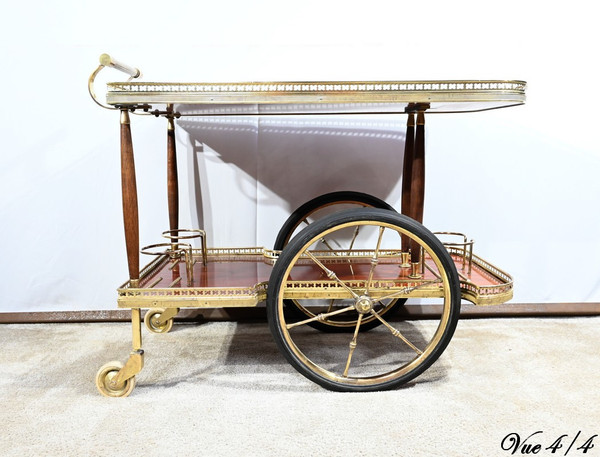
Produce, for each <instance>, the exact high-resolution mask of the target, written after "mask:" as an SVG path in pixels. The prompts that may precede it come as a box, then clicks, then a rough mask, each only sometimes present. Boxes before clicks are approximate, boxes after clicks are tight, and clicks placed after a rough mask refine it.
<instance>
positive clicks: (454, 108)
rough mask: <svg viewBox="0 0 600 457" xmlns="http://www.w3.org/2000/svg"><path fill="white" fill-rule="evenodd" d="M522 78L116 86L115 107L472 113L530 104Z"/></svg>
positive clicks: (110, 91) (111, 93)
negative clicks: (154, 106) (178, 106)
mask: <svg viewBox="0 0 600 457" xmlns="http://www.w3.org/2000/svg"><path fill="white" fill-rule="evenodd" d="M526 85H527V84H526V83H525V82H524V81H518V80H512V81H511V80H485V81H484V80H461V81H339V82H333V81H322V82H250V83H161V82H141V81H130V82H114V83H108V84H107V93H106V101H107V103H108V104H109V105H112V106H129V105H131V106H133V105H143V104H149V105H154V104H181V105H197V106H195V107H193V109H190V108H192V107H188V108H187V109H186V111H188V112H194V113H195V114H197V115H203V114H207V115H208V114H210V115H215V114H216V115H218V114H221V115H236V114H247V115H252V114H260V115H263V114H264V115H268V114H313V113H314V114H327V113H340V114H348V113H404V112H407V111H411V110H416V109H424V110H426V111H427V112H438V113H450V112H472V111H484V110H489V109H497V108H505V107H509V106H515V105H521V104H523V103H525V89H526Z"/></svg>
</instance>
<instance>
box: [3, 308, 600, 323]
mask: <svg viewBox="0 0 600 457" xmlns="http://www.w3.org/2000/svg"><path fill="white" fill-rule="evenodd" d="M439 312H440V309H439V307H438V306H431V305H424V306H422V305H406V306H405V307H404V308H402V309H401V310H400V311H399V316H400V317H404V318H407V319H427V318H432V317H435V316H436V315H439ZM598 315H600V303H507V304H503V305H497V306H474V305H471V304H463V305H462V307H461V312H460V317H461V319H465V318H466V319H469V318H471V319H473V318H501V317H502V318H504V317H557V316H598ZM130 319H131V312H130V311H129V310H125V309H122V310H121V309H118V310H110V311H49V312H34V313H27V312H22V313H0V324H38V323H69V322H126V321H129V320H130ZM266 319H267V313H266V309H265V308H264V306H262V307H257V308H215V309H184V310H182V311H181V312H180V313H179V315H178V316H177V319H176V320H178V321H183V322H203V321H266Z"/></svg>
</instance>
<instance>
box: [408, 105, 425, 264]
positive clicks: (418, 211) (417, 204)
mask: <svg viewBox="0 0 600 457" xmlns="http://www.w3.org/2000/svg"><path fill="white" fill-rule="evenodd" d="M411 178H412V179H411V187H410V197H411V202H410V213H411V214H410V217H412V218H413V219H415V220H416V221H417V222H420V223H423V206H424V203H425V111H423V110H419V111H418V112H417V128H416V134H415V156H414V159H413V163H412V175H411ZM418 246H419V245H418V243H416V242H411V262H412V263H419V261H420V258H421V253H420V250H419V248H418Z"/></svg>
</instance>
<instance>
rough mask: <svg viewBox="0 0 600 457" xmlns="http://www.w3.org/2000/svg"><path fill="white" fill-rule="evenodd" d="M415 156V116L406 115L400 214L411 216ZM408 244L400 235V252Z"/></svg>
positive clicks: (407, 247) (406, 250) (406, 247)
mask: <svg viewBox="0 0 600 457" xmlns="http://www.w3.org/2000/svg"><path fill="white" fill-rule="evenodd" d="M414 156H415V114H414V113H408V121H407V122H406V139H405V141H404V164H403V168H402V202H401V204H402V214H404V215H406V216H409V217H412V216H411V213H410V211H411V208H410V201H411V194H410V188H411V182H412V167H413V160H414ZM408 249H409V243H408V237H407V236H406V235H402V250H403V251H404V252H408Z"/></svg>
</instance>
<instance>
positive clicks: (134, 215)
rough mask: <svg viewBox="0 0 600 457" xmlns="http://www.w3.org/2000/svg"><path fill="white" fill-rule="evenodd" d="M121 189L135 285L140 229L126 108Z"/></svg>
mask: <svg viewBox="0 0 600 457" xmlns="http://www.w3.org/2000/svg"><path fill="white" fill-rule="evenodd" d="M121 191H122V195H123V224H124V227H125V245H126V249H127V265H128V267H129V279H130V280H131V286H132V287H137V286H138V285H139V277H140V257H139V250H140V230H139V217H138V201H137V186H136V180H135V163H134V160H133V143H132V141H131V125H130V121H129V112H128V111H127V110H126V109H122V110H121Z"/></svg>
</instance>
